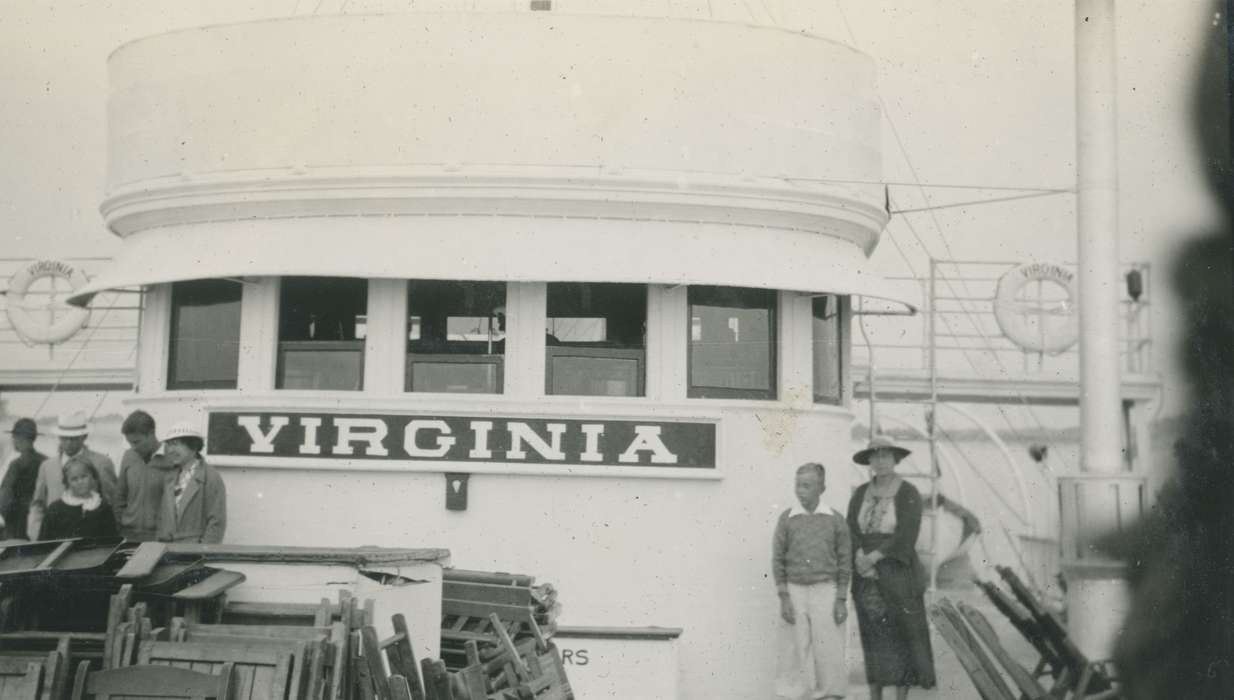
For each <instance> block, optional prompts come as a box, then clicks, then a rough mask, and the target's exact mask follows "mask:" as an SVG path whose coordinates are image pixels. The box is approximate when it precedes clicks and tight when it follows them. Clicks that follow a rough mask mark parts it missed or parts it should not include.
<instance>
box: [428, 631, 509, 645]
mask: <svg viewBox="0 0 1234 700" xmlns="http://www.w3.org/2000/svg"><path fill="white" fill-rule="evenodd" d="M441 638H442V640H444V641H449V642H484V643H485V644H500V643H501V640H500V639H499V638H498V637H497V635H496V634H485V633H482V632H454V631H452V630H442V632H441Z"/></svg>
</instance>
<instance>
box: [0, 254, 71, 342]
mask: <svg viewBox="0 0 1234 700" xmlns="http://www.w3.org/2000/svg"><path fill="white" fill-rule="evenodd" d="M44 278H48V279H50V280H51V287H50V291H49V292H42V291H38V292H31V287H32V286H33V285H34V283H35V282H37V281H38V280H40V279H44ZM56 280H62V281H64V282H67V283H68V286H69V287H70V289H72V290H73V291H76V290H78V289H80V288H82V287H83V286H85V284H86V282H87V281H88V280H87V279H86V275H85V273H84V272H82V271H81V270H79V269H77V268H75V267H73V266H72V265H69V264H68V263H65V262H61V261H59V260H38V261H36V262H32V263H30V264H29V265H27V266H26V267H24V268H22V269H20V270H18V271H17V272H16V273H14V274H13V276H12V277H10V278H9V288H8V291H7V292H6V293H5V300H6V308H5V313H6V314H7V315H8V318H9V323H11V324H13V330H15V331H17V335H18V336H19V337H20V338H21V339H22V340H23V341H25V342H27V343H30V344H32V345H55V344H57V343H63V342H64V341H66V340H68V339H69V338H72V337H73V336H74V335H76V334H77V332H78V331H80V330H81V329H82V328H84V327H85V326H86V322H87V321H89V320H90V310H89V309H82V308H77V307H75V306H70V305H69V304H68V303H66V302H65V301H64V300H63V298H62V297H61V298H58V297H60V295H59V294H58V293H57V292H58V290H57V286H58V285H57V284H56ZM64 296H68V295H67V294H65V295H64Z"/></svg>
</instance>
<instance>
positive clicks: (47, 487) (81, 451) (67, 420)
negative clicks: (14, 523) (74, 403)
mask: <svg viewBox="0 0 1234 700" xmlns="http://www.w3.org/2000/svg"><path fill="white" fill-rule="evenodd" d="M89 434H90V425H89V420H88V419H87V418H86V414H85V412H84V411H73V412H71V413H66V414H63V415H61V416H60V418H59V419H57V420H56V437H58V438H60V454H59V455H57V456H56V457H54V458H51V459H48V460H47V461H45V462H43V466H41V467H40V468H39V476H38V479H37V481H36V482H35V484H34V497H33V498H32V499H31V501H30V516H29V523H28V532H29V533H30V536H31V537H38V533H39V530H40V529H41V528H42V526H43V513H44V512H45V511H46V510H47V504H49V503H55V502H56V501H57V500H59V499H60V496H62V495H64V466H65V465H66V464H68V463H69V460H73V459H78V460H82V461H85V462H89V463H90V464H92V465H94V468H95V469H96V470H97V471H98V473H99V492H100V493H101V494H102V496H103V499H104V500H105V501H107V503H109V504H112V503H115V502H116V466H115V464H113V463H112V461H111V458H110V457H108V456H107V455H105V454H102V453H99V452H95V451H94V450H91V449H90V448H88V447H86V436H87V435H89Z"/></svg>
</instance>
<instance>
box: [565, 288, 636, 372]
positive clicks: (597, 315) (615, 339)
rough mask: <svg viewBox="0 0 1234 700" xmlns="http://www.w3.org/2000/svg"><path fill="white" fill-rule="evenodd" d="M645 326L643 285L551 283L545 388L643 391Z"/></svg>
mask: <svg viewBox="0 0 1234 700" xmlns="http://www.w3.org/2000/svg"><path fill="white" fill-rule="evenodd" d="M646 332H647V287H646V285H641V284H616V283H611V284H610V283H581V282H552V283H549V285H548V309H547V325H546V328H545V338H544V343H545V364H546V368H545V384H546V386H545V391H546V392H547V393H549V394H562V395H572V396H642V395H643V394H644V387H643V384H644V375H645V368H644V367H645V361H646Z"/></svg>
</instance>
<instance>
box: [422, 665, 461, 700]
mask: <svg viewBox="0 0 1234 700" xmlns="http://www.w3.org/2000/svg"><path fill="white" fill-rule="evenodd" d="M420 673H421V675H422V676H423V678H424V690H425V696H426V697H428V698H429V700H451V698H452V697H453V696H452V695H451V694H450V672H449V671H447V670H446V665H445V664H443V663H442V662H441V661H440V660H438V659H424V660H423V661H421V662H420Z"/></svg>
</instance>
